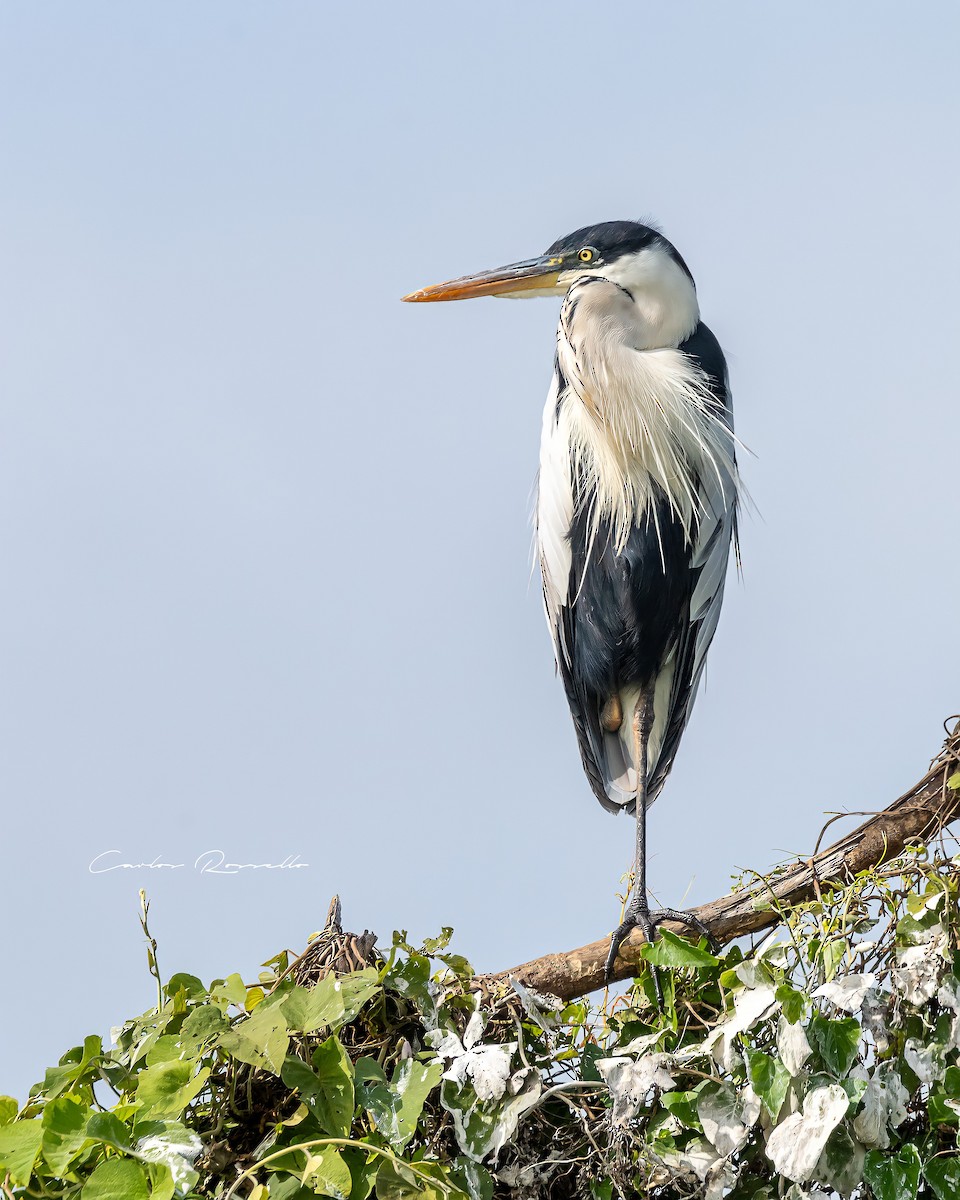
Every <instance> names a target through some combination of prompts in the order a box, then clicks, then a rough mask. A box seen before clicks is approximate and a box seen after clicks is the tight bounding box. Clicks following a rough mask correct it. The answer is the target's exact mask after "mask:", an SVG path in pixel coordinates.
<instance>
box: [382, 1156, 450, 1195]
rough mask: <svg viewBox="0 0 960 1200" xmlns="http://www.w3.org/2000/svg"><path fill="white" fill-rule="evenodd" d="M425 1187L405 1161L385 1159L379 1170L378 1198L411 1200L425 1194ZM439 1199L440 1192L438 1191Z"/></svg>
mask: <svg viewBox="0 0 960 1200" xmlns="http://www.w3.org/2000/svg"><path fill="white" fill-rule="evenodd" d="M423 1195H424V1189H423V1188H422V1187H421V1185H420V1181H419V1180H418V1179H417V1177H416V1175H414V1173H413V1171H411V1170H410V1168H409V1167H408V1166H406V1165H405V1164H404V1163H399V1162H393V1161H392V1160H391V1159H385V1160H384V1161H383V1162H382V1163H381V1164H380V1167H379V1169H378V1170H377V1200H409V1198H410V1197H412V1196H423ZM437 1197H438V1200H439V1193H437Z"/></svg>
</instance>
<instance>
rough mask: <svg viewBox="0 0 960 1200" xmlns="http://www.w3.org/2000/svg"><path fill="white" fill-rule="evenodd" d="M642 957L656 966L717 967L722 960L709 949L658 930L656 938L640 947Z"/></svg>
mask: <svg viewBox="0 0 960 1200" xmlns="http://www.w3.org/2000/svg"><path fill="white" fill-rule="evenodd" d="M640 955H641V957H642V958H643V959H644V960H645V961H646V962H648V963H650V964H651V965H652V966H655V967H675V968H676V967H715V966H717V965H718V964H719V962H720V960H719V959H718V958H717V957H716V956H715V955H713V954H711V953H710V951H709V950H704V949H703V948H702V947H701V946H695V945H694V944H693V942H688V941H685V940H684V939H683V938H681V937H677V935H676V934H675V933H671V932H670V930H669V929H660V930H658V931H657V936H656V939H655V940H654V941H652V942H647V943H646V944H645V945H643V946H641V947H640Z"/></svg>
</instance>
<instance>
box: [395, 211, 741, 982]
mask: <svg viewBox="0 0 960 1200" xmlns="http://www.w3.org/2000/svg"><path fill="white" fill-rule="evenodd" d="M475 296H509V297H532V296H560V297H562V298H563V300H562V304H561V308H560V320H559V324H558V326H557V343H556V353H555V356H554V365H553V377H552V380H551V384H550V389H549V392H548V394H547V402H546V405H545V407H544V410H543V426H542V433H541V441H540V472H539V481H538V489H537V504H536V532H537V548H538V553H539V559H540V570H541V578H542V583H543V599H544V607H545V611H546V616H547V621H548V624H549V627H550V633H551V637H552V640H553V649H554V655H555V658H556V664H557V668H558V671H559V674H560V677H561V678H562V680H563V685H564V688H565V691H566V697H567V701H568V703H569V707H570V713H571V716H572V718H573V724H574V727H575V729H576V735H577V740H578V743H579V748H580V755H581V758H582V760H583V767H584V771H585V772H586V776H587V779H588V780H589V782H590V786H591V788H592V789H593V792H594V794H595V795H596V797H597V799H598V800H599V801H600V803H601V804H602V805H603V806H604V808H606V809H608V810H611V811H614V812H617V811H620V810H624V809H625V810H626V811H627V812H629V813H631V814H634V815H635V816H636V844H635V859H634V868H633V888H632V895H631V897H630V901H629V904H628V905H627V907H626V908H625V911H624V913H623V919H622V921H621V922H620V924H619V926H618V927H617V929H616V930H615V931H614V933H613V934H612V936H611V939H610V948H609V953H608V955H607V959H606V966H605V977H606V979H607V980H608V981H609V980H610V979H611V978H612V975H613V972H614V969H615V964H616V959H617V955H618V953H619V950H620V947H621V944H622V942H623V940H624V938H625V937H626V936H627V935H628V934H629V932H630V931H631V930H632V929H634V928H636V927H639V928H640V929H641V930H642V932H643V934H644V937H645V939H646V940H647V941H652V940H653V939H654V938H655V936H656V931H657V928H658V926H659V925H660V924H661V923H662V922H663V921H665V920H668V919H669V920H672V921H676V922H679V923H681V924H682V925H685V926H687V927H689V928H691V929H694V930H696V931H697V932H698V933H702V934H704V935H706V936H707V937H708V938H709V933H708V931H707V929H706V928H705V926H704V925H703V924H702V922H701V921H699V920H698V919H697V918H696V917H695V916H694V915H693V914H692V913H689V912H684V911H681V910H679V909H674V908H660V909H656V910H653V909H651V907H650V903H649V899H648V895H647V874H646V862H647V853H646V852H647V836H646V833H647V831H646V824H647V822H646V815H647V809H648V808H649V807H650V805H651V804H652V803H653V802H654V800H656V798H657V796H658V795H659V794H660V792H661V790H662V788H663V786H664V783H665V781H666V778H667V775H668V774H669V772H670V769H671V767H672V765H673V762H674V758H675V756H676V753H677V748H678V746H679V744H680V738H681V736H682V734H683V731H684V729H685V728H686V725H687V722H688V721H689V719H690V713H691V710H692V708H693V703H694V700H695V698H696V695H697V689H698V687H699V684H700V680H701V677H702V675H703V669H704V663H705V660H706V654H707V650H708V648H709V646H710V643H711V641H712V639H713V636H714V633H715V631H716V628H717V621H718V618H719V616H720V607H721V603H722V601H723V590H724V581H725V578H726V574H727V564H728V559H729V557H730V549H731V545H733V544H735V542H736V528H737V507H738V495H739V477H738V473H737V461H736V449H735V439H734V433H733V409H732V403H731V396H730V387H729V382H728V373H727V366H726V360H725V358H724V355H723V351H722V350H721V348H720V345H719V343H718V341H717V339H716V337H715V336H714V335H713V333H712V332H711V331H710V330H709V329H708V328H707V326H706V325H705V324H704V323H703V321H702V320H701V319H700V307H699V303H698V300H697V290H696V285H695V283H694V279H693V275H692V274H691V272H690V269H689V267H688V266H687V264H686V262H684V260H683V258H682V257H681V255H680V253H679V252H678V250H677V249H676V247H675V246H673V244H672V243H671V242H669V241H668V240H667V238H666V237H664V235H663V234H662V233H661V232H660V231H659V230H658V229H657V228H655V227H653V226H652V225H648V224H642V223H640V222H637V221H607V222H604V223H601V224H598V225H589V226H585V227H584V228H582V229H578V230H576V231H575V232H574V233H571V234H569V235H567V236H566V237H562V238H560V239H559V240H558V241H556V242H554V243H553V245H552V246H550V248H549V249H548V250H547V251H546V253H545V254H542V255H539V256H538V257H535V258H531V259H526V260H524V261H522V262H516V263H511V264H510V265H508V266H505V267H498V268H497V269H495V270H488V271H482V272H480V273H478V274H474V275H466V276H462V277H461V278H458V279H451V280H449V281H447V282H446V283H440V284H436V285H434V286H432V287H427V288H423V289H422V290H420V291H417V292H412V293H411V294H410V295H408V296H404V300H407V301H415V302H427V301H439V300H465V299H468V298H471V297H475ZM654 986H655V988H656V991H657V996H658V998H660V985H659V982H658V980H657V978H656V973H654Z"/></svg>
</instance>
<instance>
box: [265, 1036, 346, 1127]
mask: <svg viewBox="0 0 960 1200" xmlns="http://www.w3.org/2000/svg"><path fill="white" fill-rule="evenodd" d="M313 1061H314V1064H315V1065H316V1068H317V1069H316V1070H312V1069H311V1068H310V1067H309V1066H308V1065H307V1064H306V1063H305V1062H303V1060H302V1059H299V1058H295V1057H294V1056H293V1055H291V1056H289V1057H288V1058H287V1060H286V1062H285V1063H284V1064H283V1070H282V1071H281V1072H280V1077H281V1079H282V1080H283V1082H284V1083H285V1084H286V1085H287V1087H289V1088H296V1089H297V1091H298V1092H299V1093H300V1095H301V1096H302V1097H303V1100H304V1103H305V1104H306V1105H307V1107H308V1108H309V1110H310V1111H311V1112H312V1113H313V1115H314V1116H315V1117H316V1119H317V1121H318V1122H319V1124H320V1127H321V1129H323V1131H324V1133H329V1134H330V1135H331V1136H332V1137H349V1136H350V1128H351V1126H352V1125H353V1109H354V1104H355V1100H354V1089H353V1064H352V1063H351V1062H350V1058H349V1056H348V1055H347V1052H346V1051H345V1050H344V1048H343V1046H342V1045H341V1044H340V1042H339V1041H338V1040H337V1038H336V1037H333V1036H331V1037H329V1038H327V1040H326V1041H325V1042H324V1043H323V1044H322V1045H321V1046H318V1047H317V1049H316V1050H315V1051H314V1055H313Z"/></svg>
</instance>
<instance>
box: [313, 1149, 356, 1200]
mask: <svg viewBox="0 0 960 1200" xmlns="http://www.w3.org/2000/svg"><path fill="white" fill-rule="evenodd" d="M302 1182H303V1183H304V1184H306V1185H307V1186H308V1187H311V1188H313V1191H314V1193H315V1194H316V1195H318V1196H332V1197H333V1200H347V1197H348V1196H349V1195H350V1191H351V1189H352V1187H353V1178H352V1176H351V1174H350V1168H349V1167H348V1166H347V1164H346V1163H345V1162H344V1161H343V1156H342V1155H341V1153H340V1151H339V1150H337V1148H336V1147H335V1146H324V1148H323V1150H321V1151H320V1153H319V1154H308V1155H307V1165H306V1167H305V1168H304V1171H303V1177H302Z"/></svg>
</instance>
